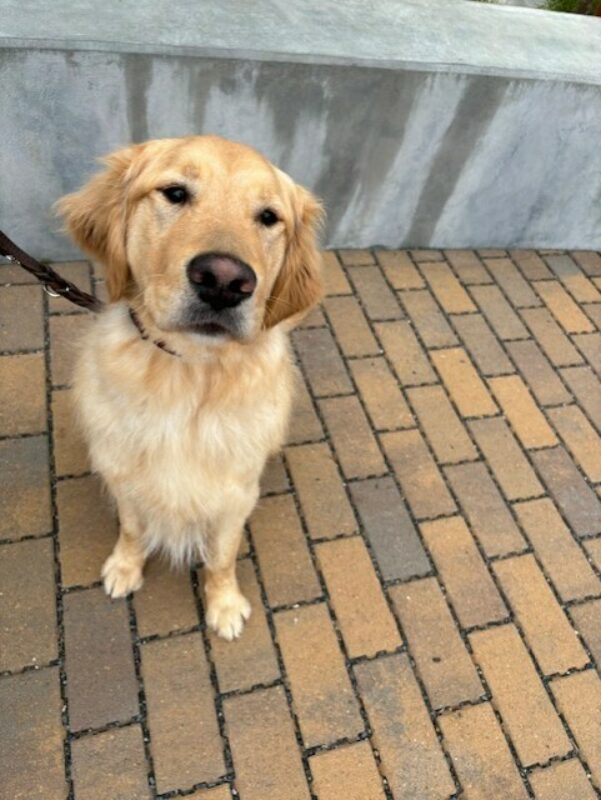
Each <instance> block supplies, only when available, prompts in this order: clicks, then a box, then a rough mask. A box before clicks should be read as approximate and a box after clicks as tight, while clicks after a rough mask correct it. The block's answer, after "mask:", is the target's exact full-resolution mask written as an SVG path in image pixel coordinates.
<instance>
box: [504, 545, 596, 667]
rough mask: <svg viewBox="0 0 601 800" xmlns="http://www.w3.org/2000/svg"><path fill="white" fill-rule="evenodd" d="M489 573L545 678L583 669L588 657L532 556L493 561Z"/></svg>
mask: <svg viewBox="0 0 601 800" xmlns="http://www.w3.org/2000/svg"><path fill="white" fill-rule="evenodd" d="M493 569H494V571H495V573H496V575H497V578H498V579H499V581H500V583H501V586H502V588H503V591H504V593H505V595H506V597H507V599H508V601H509V603H510V605H511V607H512V608H513V611H514V612H515V614H516V616H517V619H518V622H519V624H520V626H521V628H522V630H523V631H524V634H525V636H526V640H527V642H528V644H529V646H530V648H531V649H532V652H533V653H534V656H535V658H536V660H537V661H538V664H539V666H540V668H541V670H542V672H543V673H544V674H545V675H551V674H554V673H556V672H566V670H568V669H572V668H573V667H583V666H584V665H585V664H587V663H588V657H587V655H586V653H585V652H584V650H583V649H582V647H581V645H580V643H579V641H578V638H577V636H576V634H575V632H574V630H573V629H572V627H571V626H570V624H569V622H568V620H567V618H566V615H565V613H564V611H563V610H562V608H561V606H560V605H559V603H558V602H557V600H556V599H555V597H554V596H553V593H552V591H551V589H550V588H549V586H548V584H547V582H546V581H545V578H544V575H543V574H542V572H541V571H540V569H539V567H538V566H537V564H536V562H535V560H534V558H533V556H531V555H524V556H518V557H517V558H509V559H507V560H506V561H497V562H496V563H495V564H494V566H493Z"/></svg>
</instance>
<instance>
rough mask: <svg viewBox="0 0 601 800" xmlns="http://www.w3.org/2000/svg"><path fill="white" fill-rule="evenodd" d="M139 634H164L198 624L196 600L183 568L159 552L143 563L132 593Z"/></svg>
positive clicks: (185, 570) (188, 576) (188, 575)
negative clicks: (141, 575)
mask: <svg viewBox="0 0 601 800" xmlns="http://www.w3.org/2000/svg"><path fill="white" fill-rule="evenodd" d="M134 607H135V609H136V621H137V623H138V633H139V635H140V636H155V635H159V636H165V635H166V634H168V633H170V632H171V631H178V630H185V629H186V628H191V627H192V626H194V625H197V624H198V614H197V612H196V601H195V599H194V592H193V590H192V584H191V582H190V572H189V570H187V569H181V570H178V569H175V568H174V567H172V566H171V564H170V563H169V562H168V561H167V560H166V559H165V558H162V557H160V556H154V557H152V558H151V559H150V560H149V561H147V562H146V564H145V566H144V583H143V585H142V588H141V589H139V590H138V591H137V592H136V593H135V594H134Z"/></svg>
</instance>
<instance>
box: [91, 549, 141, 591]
mask: <svg viewBox="0 0 601 800" xmlns="http://www.w3.org/2000/svg"><path fill="white" fill-rule="evenodd" d="M101 574H102V580H103V581H104V590H105V592H106V593H107V594H108V595H109V596H110V597H112V598H117V597H125V595H127V594H129V593H130V592H135V591H137V590H138V589H139V588H140V587H141V586H142V583H143V580H144V579H143V577H142V568H141V567H140V566H139V565H138V564H132V562H131V561H126V560H124V559H123V558H120V557H119V556H117V555H115V553H113V554H112V555H111V556H109V557H108V558H107V560H106V561H105V562H104V566H103V568H102V573H101Z"/></svg>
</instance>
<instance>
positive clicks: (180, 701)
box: [141, 633, 226, 793]
mask: <svg viewBox="0 0 601 800" xmlns="http://www.w3.org/2000/svg"><path fill="white" fill-rule="evenodd" d="M141 653H142V677H143V680H144V688H145V691H146V701H147V705H148V726H149V729H150V741H151V750H152V757H153V762H154V769H155V773H156V780H157V784H156V785H157V791H158V792H159V793H162V792H169V791H171V790H173V789H177V788H180V787H188V786H192V785H193V784H195V783H201V782H203V781H205V782H209V781H214V780H217V778H219V777H220V776H221V775H223V774H224V773H225V772H226V768H225V764H224V760H223V752H222V744H221V737H220V735H219V728H218V725H217V717H216V714H215V705H214V702H213V691H212V687H211V680H210V677H209V668H208V665H207V662H206V657H205V654H204V649H203V645H202V637H201V635H200V633H190V634H187V635H186V636H176V637H174V638H172V639H163V640H159V641H154V642H150V643H148V644H145V645H143V646H142V648H141Z"/></svg>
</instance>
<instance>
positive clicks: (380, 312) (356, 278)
mask: <svg viewBox="0 0 601 800" xmlns="http://www.w3.org/2000/svg"><path fill="white" fill-rule="evenodd" d="M348 273H349V275H350V277H351V281H352V282H353V285H354V287H355V290H356V292H357V294H358V296H359V298H360V300H361V302H362V304H363V308H364V310H365V313H366V314H367V316H368V317H369V318H370V319H371V320H385V319H398V318H400V317H402V316H404V315H403V312H402V311H401V307H400V305H399V303H398V301H397V299H396V297H395V296H394V292H392V291H391V289H390V288H389V286H388V284H387V283H386V281H385V280H384V278H383V276H382V273H381V272H380V269H379V267H350V268H349V270H348Z"/></svg>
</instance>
